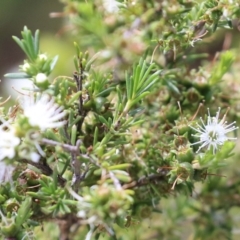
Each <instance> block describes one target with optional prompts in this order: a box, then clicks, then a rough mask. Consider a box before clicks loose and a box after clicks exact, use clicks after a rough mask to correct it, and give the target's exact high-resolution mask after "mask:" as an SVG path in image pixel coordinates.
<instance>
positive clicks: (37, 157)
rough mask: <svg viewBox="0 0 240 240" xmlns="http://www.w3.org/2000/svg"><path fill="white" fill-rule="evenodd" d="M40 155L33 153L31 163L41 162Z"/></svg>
mask: <svg viewBox="0 0 240 240" xmlns="http://www.w3.org/2000/svg"><path fill="white" fill-rule="evenodd" d="M40 157H41V156H40V155H39V154H38V153H36V152H32V153H31V154H30V160H31V161H33V162H35V163H36V162H39V160H40Z"/></svg>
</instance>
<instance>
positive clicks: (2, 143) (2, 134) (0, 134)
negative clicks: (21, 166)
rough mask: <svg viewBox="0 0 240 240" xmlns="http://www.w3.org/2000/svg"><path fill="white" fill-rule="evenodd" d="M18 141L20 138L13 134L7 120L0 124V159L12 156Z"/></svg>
mask: <svg viewBox="0 0 240 240" xmlns="http://www.w3.org/2000/svg"><path fill="white" fill-rule="evenodd" d="M5 128H6V129H5ZM19 143H20V139H19V138H18V137H16V136H15V131H14V129H13V127H12V126H10V124H9V123H8V122H4V123H3V124H2V125H0V161H1V160H3V159H4V158H10V159H12V158H14V156H15V147H16V146H17V145H19Z"/></svg>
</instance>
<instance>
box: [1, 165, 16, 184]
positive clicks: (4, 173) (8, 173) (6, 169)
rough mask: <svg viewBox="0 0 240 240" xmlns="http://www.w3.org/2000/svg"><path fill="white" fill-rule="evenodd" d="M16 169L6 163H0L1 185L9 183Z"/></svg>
mask: <svg viewBox="0 0 240 240" xmlns="http://www.w3.org/2000/svg"><path fill="white" fill-rule="evenodd" d="M13 170H14V167H13V166H12V165H7V164H6V163H5V162H3V161H1V162H0V184H1V183H4V182H9V181H10V180H11V179H12V173H13Z"/></svg>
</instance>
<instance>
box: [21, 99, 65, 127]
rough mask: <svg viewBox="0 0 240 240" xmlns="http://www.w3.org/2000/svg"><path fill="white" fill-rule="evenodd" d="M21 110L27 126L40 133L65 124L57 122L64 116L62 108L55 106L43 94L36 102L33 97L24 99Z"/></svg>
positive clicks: (52, 101)
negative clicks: (37, 129)
mask: <svg viewBox="0 0 240 240" xmlns="http://www.w3.org/2000/svg"><path fill="white" fill-rule="evenodd" d="M22 108H23V112H24V115H25V116H26V117H27V118H28V121H29V124H30V125H31V126H34V127H39V128H40V129H41V130H42V131H44V130H46V129H47V128H58V127H61V126H63V125H64V124H65V123H66V121H59V120H61V119H62V118H63V117H64V116H65V115H66V112H65V111H64V109H63V107H60V106H59V105H58V104H56V103H55V102H54V99H53V98H51V97H50V96H49V95H46V94H44V95H42V96H41V97H40V98H39V99H38V100H36V101H34V98H33V96H30V97H25V98H24V100H23V102H22Z"/></svg>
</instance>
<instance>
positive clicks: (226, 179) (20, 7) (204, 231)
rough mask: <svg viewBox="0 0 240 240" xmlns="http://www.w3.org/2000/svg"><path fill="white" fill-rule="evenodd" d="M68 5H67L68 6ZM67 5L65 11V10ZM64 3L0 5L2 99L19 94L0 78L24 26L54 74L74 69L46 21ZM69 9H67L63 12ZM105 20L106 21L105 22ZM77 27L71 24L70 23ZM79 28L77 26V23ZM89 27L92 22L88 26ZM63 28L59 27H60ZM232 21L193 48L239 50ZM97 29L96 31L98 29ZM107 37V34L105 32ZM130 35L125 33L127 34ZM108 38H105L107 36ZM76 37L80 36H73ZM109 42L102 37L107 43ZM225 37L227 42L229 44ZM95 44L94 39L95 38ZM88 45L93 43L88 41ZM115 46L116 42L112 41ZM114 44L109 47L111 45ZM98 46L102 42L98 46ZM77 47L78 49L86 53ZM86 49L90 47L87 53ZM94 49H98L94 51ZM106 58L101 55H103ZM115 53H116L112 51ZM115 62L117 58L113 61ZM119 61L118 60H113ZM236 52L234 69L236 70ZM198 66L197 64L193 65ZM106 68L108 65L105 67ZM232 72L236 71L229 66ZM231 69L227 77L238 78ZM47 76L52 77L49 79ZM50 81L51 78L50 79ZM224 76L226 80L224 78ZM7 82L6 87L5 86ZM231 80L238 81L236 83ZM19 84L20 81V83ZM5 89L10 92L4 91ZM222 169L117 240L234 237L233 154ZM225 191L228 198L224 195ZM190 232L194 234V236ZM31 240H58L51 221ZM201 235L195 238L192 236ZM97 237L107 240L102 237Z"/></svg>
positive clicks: (12, 0)
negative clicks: (52, 61) (35, 35)
mask: <svg viewBox="0 0 240 240" xmlns="http://www.w3.org/2000/svg"><path fill="white" fill-rule="evenodd" d="M69 6H70V5H69ZM69 6H68V7H69ZM63 7H64V5H63V4H62V3H60V2H59V1H48V0H42V1H32V0H18V1H16V0H7V1H4V2H2V3H1V8H0V36H1V37H0V79H1V80H2V82H1V83H0V92H1V96H2V95H3V96H8V95H9V94H10V93H9V92H6V89H8V91H11V93H12V92H14V91H13V90H11V88H12V86H14V88H16V89H18V90H20V89H21V87H20V86H19V85H18V83H19V82H23V80H9V79H4V77H3V75H4V74H5V73H7V72H13V71H16V70H17V69H18V65H19V64H22V60H23V59H24V55H23V52H22V51H21V50H20V48H19V47H18V46H17V45H16V43H15V42H14V41H13V40H12V35H15V36H19V35H20V32H21V31H22V29H23V26H24V25H26V26H27V27H28V28H29V29H31V30H32V31H33V32H34V31H35V30H36V29H40V31H41V43H40V45H41V49H42V50H43V52H47V53H48V54H49V55H51V56H55V55H59V61H58V63H57V66H56V68H55V70H54V71H55V72H54V74H55V75H56V76H57V75H70V76H71V74H72V72H73V70H74V66H73V61H72V58H73V55H74V47H73V42H74V41H75V40H76V39H75V38H73V37H72V35H71V36H68V33H67V32H66V30H67V28H65V27H67V25H66V24H65V22H64V21H65V19H64V18H50V17H49V14H50V13H51V12H62V11H63ZM68 10H69V11H70V8H68V9H67V10H66V11H68ZM108 20H109V21H111V19H108ZM76 24H77V23H76ZM79 24H81V23H79ZM91 24H93V26H94V24H95V23H94V22H93V23H91ZM64 26H65V27H64ZM237 28H238V23H237V22H235V25H234V29H233V30H221V31H217V32H216V33H215V34H214V35H213V36H211V38H208V39H206V40H205V41H204V43H203V44H201V45H200V46H198V47H196V49H197V50H196V49H195V50H196V51H198V52H208V53H209V58H214V56H215V53H216V52H217V51H220V50H222V49H223V48H226V49H229V48H235V50H236V53H238V52H239V51H240V41H239V40H240V34H239V31H238V29H237ZM100 30H101V29H100ZM109 34H111V33H109ZM129 34H131V33H129ZM109 36H110V35H109ZM78 37H79V38H80V37H81V36H80V35H78ZM110 39H111V38H109V39H105V40H106V41H107V42H105V44H107V43H109V42H110ZM229 39H230V40H229ZM95 40H96V41H98V40H99V39H95ZM91 41H94V39H91ZM82 43H83V44H82V45H83V46H85V47H86V49H88V50H89V46H88V40H87V39H86V40H84V39H83V40H82ZM115 44H116V45H117V44H121V43H115ZM122 44H123V45H122V47H123V48H125V50H123V51H127V50H128V48H133V47H134V45H131V43H130V45H124V44H126V43H124V42H122ZM113 45H114V43H113ZM98 46H99V48H101V47H104V44H103V45H101V44H99V45H98ZM135 47H136V49H133V52H134V51H135V54H140V53H141V52H142V50H143V49H144V46H141V45H140V44H139V45H138V46H136V45H135ZM86 49H83V50H86ZM90 50H91V49H90ZM97 50H99V49H97ZM105 53H106V54H107V52H105ZM116 55H117V53H116ZM119 59H120V57H119ZM119 61H120V60H119ZM239 62H240V59H239V54H238V56H237V60H236V63H235V64H234V65H235V66H236V65H238V69H239ZM194 64H196V65H197V64H198V62H194ZM109 66H111V64H110V65H109ZM235 69H236V68H235ZM239 72H240V71H237V72H235V73H233V74H234V75H235V76H236V77H237V76H239V75H237V73H239ZM54 74H53V75H54ZM53 77H54V76H53ZM227 77H228V76H226V78H227ZM7 81H9V82H8V83H9V84H6V82H7ZM236 81H240V80H239V79H236ZM24 84H25V82H24ZM9 89H10V90H9ZM227 164H228V167H227V168H226V170H223V171H221V175H220V176H217V175H216V176H214V175H213V176H208V177H207V178H206V180H205V181H204V185H202V184H201V183H198V184H197V185H196V189H195V191H194V194H193V195H192V196H190V197H188V196H182V195H173V196H172V197H171V196H168V198H167V199H164V198H162V199H161V203H160V209H161V213H151V211H150V210H149V211H148V209H144V211H140V213H141V216H139V219H141V222H140V221H139V219H134V218H131V219H129V226H130V227H126V228H125V229H120V230H119V240H120V239H122V240H125V239H130V240H135V239H136V240H144V239H166V240H175V239H176V240H178V239H189V240H191V239H196V240H197V239H204V240H205V239H209V240H211V239H213V240H214V239H218V240H221V239H234V240H237V239H239V238H240V223H239V219H240V208H239V207H240V185H239V175H240V168H239V153H238V154H237V155H236V157H235V158H234V159H233V160H231V161H230V162H228V163H227ZM230 193H231V194H230ZM194 230H195V232H197V233H198V234H195V235H194V233H193V232H194ZM78 231H79V234H78V235H77V236H76V238H75V239H83V237H84V236H85V235H86V233H87V231H86V229H85V228H84V229H82V228H80V229H79V230H78ZM36 232H37V234H38V235H37V239H47V238H48V239H53V240H54V239H58V228H57V226H56V224H55V223H48V224H44V225H42V226H41V227H38V228H37V230H36ZM197 235H199V236H202V238H196V237H195V236H197ZM100 239H109V237H108V235H107V234H106V235H105V237H104V236H103V237H101V238H100Z"/></svg>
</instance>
